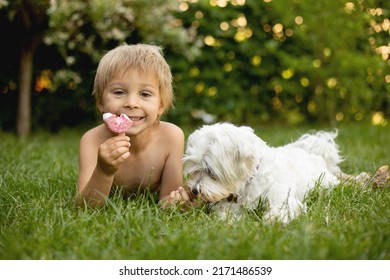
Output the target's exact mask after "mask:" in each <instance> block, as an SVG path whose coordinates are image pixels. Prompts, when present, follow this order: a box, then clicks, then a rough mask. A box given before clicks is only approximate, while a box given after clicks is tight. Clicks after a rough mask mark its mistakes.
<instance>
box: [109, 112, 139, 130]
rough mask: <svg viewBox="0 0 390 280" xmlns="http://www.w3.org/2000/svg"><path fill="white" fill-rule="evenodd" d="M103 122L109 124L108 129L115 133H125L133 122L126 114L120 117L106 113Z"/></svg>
mask: <svg viewBox="0 0 390 280" xmlns="http://www.w3.org/2000/svg"><path fill="white" fill-rule="evenodd" d="M103 121H104V122H105V123H106V124H107V126H108V128H109V129H110V130H111V131H112V132H114V133H118V134H119V133H123V132H125V131H126V130H128V129H129V128H130V127H131V126H132V125H133V122H132V121H131V120H130V118H129V117H128V116H127V115H126V114H121V115H120V116H117V115H114V114H111V113H104V114H103Z"/></svg>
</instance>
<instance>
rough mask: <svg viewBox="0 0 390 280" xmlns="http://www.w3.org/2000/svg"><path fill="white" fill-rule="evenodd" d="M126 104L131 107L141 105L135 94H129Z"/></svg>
mask: <svg viewBox="0 0 390 280" xmlns="http://www.w3.org/2000/svg"><path fill="white" fill-rule="evenodd" d="M124 105H125V107H129V108H138V106H139V105H138V101H137V96H136V95H135V94H134V95H133V94H129V96H128V97H127V99H126V102H125V104H124Z"/></svg>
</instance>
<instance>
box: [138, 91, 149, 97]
mask: <svg viewBox="0 0 390 280" xmlns="http://www.w3.org/2000/svg"><path fill="white" fill-rule="evenodd" d="M140 95H141V96H142V97H149V96H151V94H150V92H147V91H142V92H141V93H140Z"/></svg>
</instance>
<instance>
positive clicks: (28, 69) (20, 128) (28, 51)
mask: <svg viewBox="0 0 390 280" xmlns="http://www.w3.org/2000/svg"><path fill="white" fill-rule="evenodd" d="M34 49H35V46H34V44H26V45H25V46H24V47H22V51H21V55H20V69H19V101H18V116H17V120H16V132H17V134H18V136H19V137H21V138H25V137H27V136H28V135H29V134H30V131H31V86H32V76H33V56H34Z"/></svg>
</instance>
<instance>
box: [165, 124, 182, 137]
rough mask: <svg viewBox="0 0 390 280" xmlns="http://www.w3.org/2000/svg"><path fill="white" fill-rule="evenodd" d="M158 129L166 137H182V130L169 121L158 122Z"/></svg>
mask: <svg viewBox="0 0 390 280" xmlns="http://www.w3.org/2000/svg"><path fill="white" fill-rule="evenodd" d="M160 129H161V131H162V132H163V133H164V135H165V136H166V137H168V138H179V139H182V138H183V139H184V132H183V130H182V129H181V128H180V127H178V126H177V125H175V124H173V123H169V122H160Z"/></svg>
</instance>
